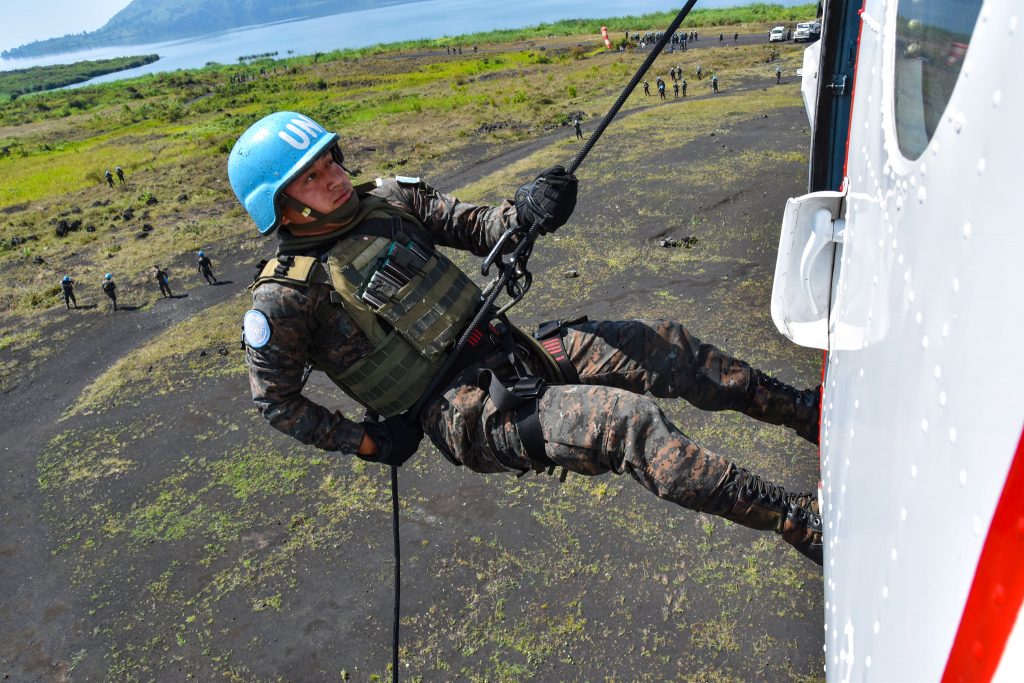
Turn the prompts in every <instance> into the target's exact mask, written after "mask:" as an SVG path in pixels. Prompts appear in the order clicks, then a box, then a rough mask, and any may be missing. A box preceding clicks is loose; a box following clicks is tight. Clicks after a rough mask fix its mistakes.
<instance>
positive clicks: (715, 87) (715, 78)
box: [711, 74, 718, 92]
mask: <svg viewBox="0 0 1024 683" xmlns="http://www.w3.org/2000/svg"><path fill="white" fill-rule="evenodd" d="M711 89H712V90H714V91H715V92H718V74H712V75H711Z"/></svg>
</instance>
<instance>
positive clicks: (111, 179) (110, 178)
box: [103, 166, 126, 187]
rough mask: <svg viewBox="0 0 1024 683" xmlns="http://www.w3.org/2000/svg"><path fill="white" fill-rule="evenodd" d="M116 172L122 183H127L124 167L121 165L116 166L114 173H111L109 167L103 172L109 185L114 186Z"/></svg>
mask: <svg viewBox="0 0 1024 683" xmlns="http://www.w3.org/2000/svg"><path fill="white" fill-rule="evenodd" d="M115 173H116V174H117V179H118V180H120V181H121V184H122V185H125V184H126V183H125V180H124V169H123V168H121V167H120V166H115V167H114V173H111V172H110V169H109V168H108V169H107V170H105V171H104V172H103V177H104V178H105V179H106V181H107V185H109V186H110V187H113V186H114V174H115Z"/></svg>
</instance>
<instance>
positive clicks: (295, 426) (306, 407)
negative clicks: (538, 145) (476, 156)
mask: <svg viewBox="0 0 1024 683" xmlns="http://www.w3.org/2000/svg"><path fill="white" fill-rule="evenodd" d="M371 194H373V195H376V196H378V197H381V198H383V199H385V200H387V201H388V202H390V203H391V204H393V205H395V206H396V207H398V208H400V209H402V210H403V211H406V212H407V213H409V214H411V215H413V216H416V217H417V218H419V219H420V220H421V221H422V222H423V225H424V227H425V228H426V229H427V231H428V232H429V234H430V237H431V238H432V239H433V240H434V242H435V244H437V245H439V246H446V247H453V248H455V249H463V250H466V251H470V252H472V253H474V254H477V255H479V256H483V255H486V254H487V253H488V252H489V251H490V249H491V247H492V246H493V245H494V244H495V243H496V242H497V240H498V238H499V237H500V236H501V235H502V233H504V232H505V230H506V229H508V228H509V227H511V226H512V225H514V224H515V220H516V211H515V205H514V204H513V203H512V202H511V201H510V200H505V201H504V202H502V203H501V205H500V206H495V207H491V206H475V205H473V204H467V203H465V202H460V201H459V200H458V199H457V198H455V197H452V196H450V195H446V194H441V193H440V192H438V191H436V190H434V189H433V188H432V187H430V186H428V185H426V184H424V183H417V184H411V183H409V184H407V183H399V182H397V181H394V180H386V181H384V183H383V184H382V185H381V186H380V187H378V188H376V189H374V190H372V191H371ZM330 292H331V288H330V286H329V285H326V284H319V283H312V284H309V285H308V286H295V285H290V284H284V283H279V282H267V283H264V284H262V285H260V286H259V287H257V288H256V289H255V291H254V292H253V308H254V309H256V310H258V311H260V312H262V313H263V314H264V315H265V316H266V318H267V320H268V321H269V323H270V339H269V341H268V342H267V343H266V345H264V346H262V347H260V348H258V349H254V348H252V347H249V346H247V347H246V364H247V365H248V368H249V385H250V387H251V389H252V398H253V401H255V403H256V405H257V407H258V408H259V410H260V413H261V414H262V415H263V417H265V418H266V419H267V420H268V421H269V422H270V424H271V425H273V426H274V427H275V428H276V429H278V430H280V431H282V432H284V433H285V434H288V435H289V436H292V437H295V438H296V439H298V440H299V441H301V442H303V443H307V444H312V445H314V446H316V447H318V448H323V449H325V450H330V451H342V452H345V453H355V451H356V449H357V448H358V447H359V443H360V441H361V440H362V437H363V427H362V426H361V425H360V424H359V423H356V422H352V421H350V420H348V419H346V418H345V417H344V416H342V415H341V414H340V413H338V412H331V411H330V410H328V409H326V408H324V407H323V406H321V405H319V404H317V403H314V402H313V401H311V400H309V399H308V398H306V397H305V396H303V395H302V376H303V372H304V369H305V366H306V364H307V363H312V364H313V365H314V366H315V367H317V368H320V369H324V370H329V369H330V370H334V371H335V372H337V373H339V374H340V372H341V371H342V370H343V369H345V368H347V367H349V366H351V365H352V364H353V363H355V362H356V361H358V360H360V359H361V358H363V357H364V356H366V355H367V354H368V353H369V352H370V351H371V350H372V346H371V344H370V341H369V339H367V337H366V336H365V335H364V334H363V333H362V332H361V331H360V330H359V329H358V328H357V327H356V325H355V323H354V322H353V321H352V318H351V317H350V316H349V315H348V314H347V313H346V312H345V310H344V309H343V308H341V307H340V306H335V307H333V308H332V312H331V314H330V317H328V318H327V319H325V320H324V321H323V322H321V321H320V320H319V319H318V318H317V316H316V312H317V310H318V309H319V307H320V306H321V304H322V303H323V302H324V301H325V300H327V299H329V297H330Z"/></svg>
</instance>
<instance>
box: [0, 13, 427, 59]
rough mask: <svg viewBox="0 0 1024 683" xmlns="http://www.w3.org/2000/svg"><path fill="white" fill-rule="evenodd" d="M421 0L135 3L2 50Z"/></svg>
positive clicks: (94, 43) (170, 33) (88, 45)
mask: <svg viewBox="0 0 1024 683" xmlns="http://www.w3.org/2000/svg"><path fill="white" fill-rule="evenodd" d="M416 1H417V0H288V1H287V2H281V1H280V0H132V3H131V4H130V5H128V6H127V7H125V8H124V9H123V10H121V11H120V12H118V13H117V14H115V15H114V16H113V17H112V18H111V19H110V21H108V22H107V23H106V24H105V25H104V26H103V27H101V28H99V29H97V30H95V31H88V32H83V33H69V34H68V35H65V36H63V37H60V38H47V39H46V40H36V41H33V42H31V43H28V44H27V45H22V46H20V47H16V48H12V49H10V50H4V51H3V52H0V56H2V57H3V58H4V59H18V58H23V57H40V56H42V55H50V54H59V53H61V52H74V51H77V50H88V49H92V48H97V47H110V46H114V45H140V44H143V43H158V42H163V41H166V40H176V39H179V38H190V37H193V36H201V35H204V34H208V33H216V32H217V31H224V30H227V29H232V28H239V27H241V26H251V25H254V24H267V23H271V22H274V21H283V20H287V19H301V18H306V17H322V16H326V15H329V14H339V13H341V12H353V11H356V10H362V9H371V8H374V7H383V6H385V5H398V4H402V3H405V2H416Z"/></svg>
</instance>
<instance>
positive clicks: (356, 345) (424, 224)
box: [228, 112, 822, 564]
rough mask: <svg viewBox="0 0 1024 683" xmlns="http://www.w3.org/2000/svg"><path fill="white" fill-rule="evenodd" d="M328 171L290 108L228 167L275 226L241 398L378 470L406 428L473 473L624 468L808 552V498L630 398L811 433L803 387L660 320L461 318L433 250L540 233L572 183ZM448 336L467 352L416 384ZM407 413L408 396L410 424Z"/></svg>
mask: <svg viewBox="0 0 1024 683" xmlns="http://www.w3.org/2000/svg"><path fill="white" fill-rule="evenodd" d="M343 163H344V158H343V155H342V152H341V149H340V147H339V145H338V136H337V135H336V134H333V133H330V132H328V131H327V130H326V129H325V128H323V127H322V126H321V125H320V124H318V123H317V122H315V121H313V120H312V119H310V118H308V117H306V116H304V115H302V114H298V113H295V112H277V113H274V114H271V115H269V116H266V117H264V118H263V119H261V120H259V121H257V122H256V123H255V124H253V125H252V126H251V127H250V128H249V129H248V130H247V131H245V133H243V134H242V135H241V137H239V139H238V141H237V142H236V143H235V145H234V148H233V149H232V150H231V154H230V157H229V159H228V175H229V178H230V181H231V186H232V189H233V190H234V191H235V194H236V196H237V197H238V199H239V201H240V202H241V203H242V205H243V206H244V207H245V209H246V211H247V212H248V213H249V215H250V216H251V217H252V219H253V221H254V222H255V223H256V226H257V228H258V229H259V231H260V232H261V233H263V234H271V233H274V232H276V233H277V236H278V238H279V242H278V246H277V256H276V258H274V259H271V260H269V261H268V262H267V263H266V265H265V266H264V267H263V268H262V269H261V271H260V273H259V274H258V275H257V278H256V280H255V282H254V283H253V286H252V289H253V305H252V309H251V310H249V311H248V312H247V313H246V314H245V316H244V319H243V330H244V335H243V338H244V342H245V346H246V363H247V366H248V370H249V383H250V387H251V390H252V395H253V400H254V401H255V403H256V405H257V406H258V408H259V410H260V412H261V413H262V414H263V416H264V417H265V418H266V419H267V420H268V421H269V422H270V423H271V424H272V425H273V426H274V427H275V428H277V429H279V430H281V431H282V432H284V433H286V434H289V435H291V436H293V437H294V438H296V439H298V440H300V441H302V442H303V443H307V444H312V445H315V446H317V447H319V448H322V449H325V450H330V451H339V452H342V453H346V454H349V455H357V456H359V457H361V458H363V459H366V460H371V461H376V462H381V463H384V464H388V465H394V466H399V465H401V464H403V463H404V462H405V461H406V460H407V459H408V458H409V457H411V456H412V454H413V453H415V452H416V449H417V448H418V446H419V443H420V440H421V438H422V436H423V434H424V432H425V433H426V434H427V435H429V437H430V440H431V441H432V442H433V443H434V444H435V445H436V446H437V448H438V449H439V450H440V452H441V453H442V454H443V455H444V456H445V457H446V458H447V459H448V460H450V461H451V462H452V463H454V464H455V465H465V466H466V467H469V468H470V469H472V470H475V471H478V472H517V473H525V472H528V471H530V470H533V471H536V472H541V471H544V470H548V471H553V470H554V469H555V468H558V467H561V468H563V472H565V471H572V472H577V473H580V474H586V475H598V474H603V473H606V472H609V471H611V472H615V473H618V474H621V473H629V474H630V475H631V476H632V477H633V478H634V479H636V480H637V481H638V482H639V483H640V484H641V485H643V486H644V487H645V488H647V489H649V490H650V491H651V492H653V493H654V494H655V495H657V496H658V497H660V498H664V499H666V500H669V501H672V502H674V503H677V504H679V505H682V506H684V507H687V508H690V509H692V510H698V511H704V512H708V513H711V514H716V515H720V516H722V517H724V518H726V519H730V520H733V521H735V522H737V523H739V524H743V525H745V526H748V527H752V528H755V529H764V530H771V531H775V532H776V533H779V534H781V535H782V536H783V537H784V539H785V540H786V541H787V542H789V543H790V544H792V545H793V546H794V547H796V548H797V550H799V551H800V552H801V553H803V554H804V555H806V556H807V557H809V558H810V559H812V560H814V561H815V562H817V563H819V564H820V563H821V557H822V549H821V518H820V516H819V515H818V510H817V499H816V495H815V494H793V493H788V492H786V491H785V490H783V489H782V488H781V487H779V486H777V485H775V484H771V483H769V482H767V481H764V480H763V479H761V478H760V477H758V476H757V475H755V474H753V473H751V472H748V471H747V470H745V469H743V468H741V467H739V466H737V465H735V464H734V463H732V462H730V461H729V460H727V459H725V458H723V457H721V456H718V455H716V454H714V453H712V452H711V451H708V450H706V449H704V448H702V447H701V446H700V445H698V444H696V443H694V442H693V441H692V440H690V439H689V438H688V437H687V436H686V435H685V434H683V432H682V431H680V430H679V429H678V428H677V427H676V426H675V425H673V424H672V423H671V422H669V421H668V419H667V418H666V417H665V415H664V414H663V413H662V411H661V410H660V409H659V408H658V406H657V404H656V403H655V402H654V401H653V400H652V399H651V398H649V397H648V396H647V395H646V394H651V395H653V396H656V397H662V398H671V397H675V398H684V399H686V400H688V401H689V402H691V403H692V404H694V405H695V406H697V407H699V408H703V409H705V410H738V411H741V412H744V413H746V414H747V415H750V416H752V417H755V418H756V419H759V420H762V421H765V422H769V423H772V424H783V425H786V426H788V427H791V428H793V429H795V430H796V431H797V433H798V434H800V435H801V436H803V437H804V438H806V439H808V440H810V441H813V442H815V443H816V442H817V436H818V419H819V413H818V400H819V398H818V396H819V393H818V391H817V389H816V388H815V389H808V390H805V391H798V390H797V389H794V388H793V387H790V386H787V385H785V384H782V383H781V382H778V381H777V380H774V379H772V378H770V377H768V376H767V375H765V374H764V373H762V372H760V371H758V370H756V369H754V368H752V367H751V366H750V365H748V364H747V363H745V362H743V361H741V360H739V359H737V358H733V357H732V356H729V355H728V354H726V353H725V352H723V351H721V350H719V349H717V348H715V347H714V346H711V345H709V344H705V343H702V342H701V341H700V340H699V339H697V338H696V337H695V336H694V335H693V334H692V333H691V332H690V331H689V330H687V329H685V328H684V327H683V326H682V325H680V324H679V323H676V322H673V321H667V320H658V321H624V322H600V321H588V320H587V319H586V318H579V319H577V320H573V321H567V322H561V321H558V322H553V323H549V324H545V325H543V326H542V328H541V329H540V330H539V331H538V332H537V334H536V335H534V336H530V335H527V334H524V333H522V332H521V331H519V330H518V329H516V328H515V327H514V326H513V325H511V323H509V322H508V320H507V319H505V318H504V317H498V318H496V319H494V320H491V321H489V322H488V321H485V322H484V323H482V324H481V325H480V326H479V327H477V328H476V329H474V330H468V329H467V328H468V326H469V322H470V321H471V319H472V318H473V317H474V315H475V313H476V311H477V309H478V307H479V305H480V300H481V292H480V289H479V288H478V287H477V285H476V284H475V283H474V282H473V281H472V280H471V279H469V278H468V277H467V276H466V275H465V274H464V273H463V272H462V271H461V270H459V268H458V267H457V266H455V264H454V263H452V262H451V261H450V260H449V259H448V258H447V257H446V256H445V255H444V254H443V253H442V252H441V251H440V250H438V247H439V246H447V247H454V248H457V249H463V250H467V251H470V252H472V253H474V254H477V255H481V256H483V255H486V254H487V253H488V252H489V251H490V250H491V249H492V248H493V247H494V246H495V244H497V243H498V239H499V238H500V237H502V236H503V235H504V234H506V230H507V229H509V228H515V227H517V226H520V227H522V226H531V225H536V226H538V227H539V229H540V231H541V234H547V233H550V232H553V231H555V230H557V229H558V228H559V227H561V226H562V225H563V224H564V223H565V222H566V221H567V220H568V218H569V216H570V215H571V213H572V211H573V209H574V208H575V204H576V186H577V183H576V179H575V177H573V176H571V175H569V174H567V173H566V172H565V170H564V169H563V168H562V167H560V166H554V167H552V168H549V169H547V170H545V171H544V172H542V173H541V174H540V175H538V176H537V177H536V178H535V179H534V180H532V181H531V182H529V183H527V184H525V185H523V186H522V187H520V188H519V189H518V190H517V192H516V195H515V200H511V199H509V200H505V201H504V202H502V203H501V204H499V205H498V206H477V205H473V204H467V203H465V202H461V201H459V200H458V199H457V198H455V197H453V196H451V195H446V194H442V193H440V192H438V191H436V190H434V189H433V188H431V187H430V186H429V185H427V184H426V183H424V182H422V181H420V180H419V179H418V178H401V177H399V178H396V179H394V180H378V181H377V182H376V183H367V184H365V185H360V186H358V187H353V185H352V182H351V179H350V177H349V174H348V172H347V171H346V169H345V167H344V166H343ZM513 234H515V233H513ZM504 246H505V247H506V248H513V246H512V245H507V244H506V245H504ZM463 333H468V337H467V338H468V340H469V343H468V346H467V347H466V349H465V350H464V351H463V352H462V353H461V354H460V355H459V356H458V357H457V359H456V360H457V362H456V363H455V365H454V367H453V368H452V369H451V371H450V372H448V374H447V375H445V377H444V381H443V383H442V384H441V385H440V386H441V388H440V389H438V390H436V391H434V392H428V391H427V387H428V385H430V384H431V380H432V378H433V376H434V374H435V373H436V372H437V371H438V368H441V367H442V366H443V364H444V362H445V361H446V360H447V359H448V356H449V354H450V353H451V351H452V348H453V346H454V345H455V341H456V340H457V339H458V338H459V337H460V336H461V335H463ZM307 367H313V368H315V369H318V370H321V371H322V372H324V373H325V374H326V375H327V376H328V377H329V378H330V379H331V380H332V381H333V382H334V383H335V384H336V385H337V386H338V387H339V388H341V389H342V391H344V392H345V393H346V394H348V395H349V396H350V397H352V398H353V399H355V400H356V401H358V402H359V403H361V404H362V405H363V406H364V407H366V408H367V409H368V411H369V412H370V413H373V414H376V415H378V416H380V417H382V418H383V421H378V420H376V419H367V420H364V421H363V422H361V423H360V422H353V421H350V420H348V419H347V418H345V417H344V416H343V415H342V414H341V413H340V412H332V411H330V410H328V409H327V408H325V407H323V406H321V405H319V404H317V403H315V402H314V401H312V400H310V399H309V398H307V397H305V396H304V395H303V394H302V387H303V384H304V382H305V378H306V374H307V373H306V368H307ZM510 397H511V399H510ZM421 399H422V400H421ZM414 405H422V406H424V410H423V411H422V413H420V414H419V415H417V416H411V415H410V409H411V408H412V407H413V406H414Z"/></svg>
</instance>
